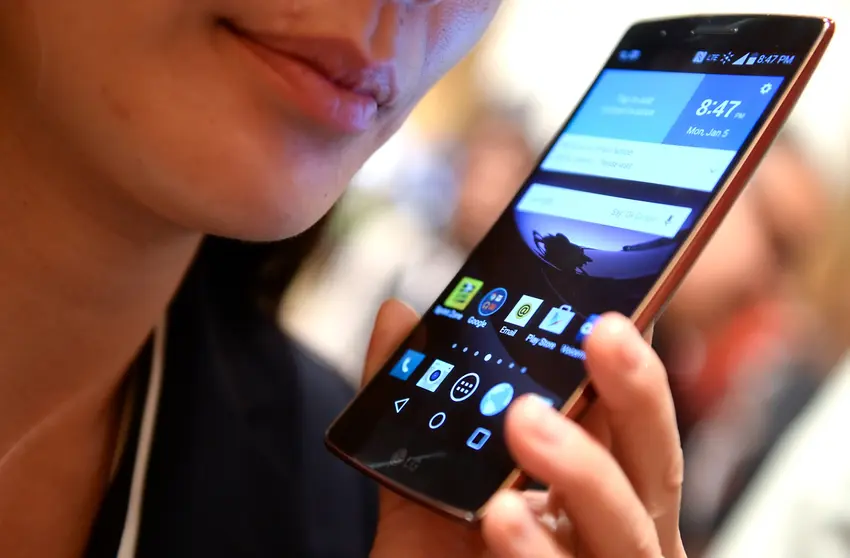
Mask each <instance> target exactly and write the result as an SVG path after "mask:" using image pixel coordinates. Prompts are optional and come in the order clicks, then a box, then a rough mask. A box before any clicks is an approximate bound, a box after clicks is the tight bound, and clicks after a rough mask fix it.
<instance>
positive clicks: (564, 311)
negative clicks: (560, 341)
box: [540, 305, 576, 335]
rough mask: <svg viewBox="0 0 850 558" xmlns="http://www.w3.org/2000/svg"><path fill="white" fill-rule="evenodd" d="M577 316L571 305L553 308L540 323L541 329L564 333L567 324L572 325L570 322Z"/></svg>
mask: <svg viewBox="0 0 850 558" xmlns="http://www.w3.org/2000/svg"><path fill="white" fill-rule="evenodd" d="M575 317H576V313H575V312H573V309H572V307H571V306H567V305H564V306H561V307H560V308H552V309H551V310H549V313H548V314H547V315H546V317H545V318H544V319H543V323H542V324H540V329H542V330H543V331H548V332H549V333H554V334H555V335H560V334H562V333H564V330H565V329H567V326H568V325H570V322H572V321H573V318H575Z"/></svg>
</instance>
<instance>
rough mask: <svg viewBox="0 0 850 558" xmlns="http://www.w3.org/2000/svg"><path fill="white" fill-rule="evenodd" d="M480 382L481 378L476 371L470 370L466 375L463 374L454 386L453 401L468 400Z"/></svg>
mask: <svg viewBox="0 0 850 558" xmlns="http://www.w3.org/2000/svg"><path fill="white" fill-rule="evenodd" d="M479 383H481V378H480V377H479V376H478V374H476V373H474V372H470V373H469V374H467V375H466V376H462V377H461V378H460V380H458V381H456V382H455V385H454V386H453V387H452V393H451V398H452V401H454V402H455V403H460V402H461V401H466V400H467V399H469V398H470V397H472V394H473V393H475V390H476V389H478V384H479Z"/></svg>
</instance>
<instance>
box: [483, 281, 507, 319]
mask: <svg viewBox="0 0 850 558" xmlns="http://www.w3.org/2000/svg"><path fill="white" fill-rule="evenodd" d="M507 300H508V291H506V290H505V289H503V288H501V287H499V288H498V289H493V290H492V291H490V292H489V293H487V294H486V295H485V296H484V298H483V299H481V302H480V303H479V304H478V313H479V314H481V315H482V316H484V317H487V316H492V315H493V314H495V313H496V312H498V311H499V310H501V309H502V306H504V305H505V302H507Z"/></svg>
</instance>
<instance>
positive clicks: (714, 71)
mask: <svg viewBox="0 0 850 558" xmlns="http://www.w3.org/2000/svg"><path fill="white" fill-rule="evenodd" d="M733 26H734V29H735V31H734V32H732V31H731V29H733ZM830 29H831V27H830V25H829V23H828V22H825V21H824V20H821V19H815V18H802V17H800V18H796V17H743V16H737V17H714V18H687V19H676V20H667V21H656V22H647V23H643V24H639V25H636V26H635V27H633V28H632V29H631V30H630V31H629V32H628V33H627V34H626V36H625V37H624V38H623V40H622V42H621V44H620V45H618V46H617V48H616V49H615V50H614V52H613V53H612V55H611V57H610V59H609V60H608V62H607V64H606V65H605V67H604V69H603V70H602V72H601V73H600V74H599V76H598V78H597V79H596V81H595V83H593V84H592V86H591V87H590V89H589V91H588V93H587V94H586V96H585V97H584V99H583V100H582V101H581V103H580V104H579V106H578V107H577V109H576V110H575V112H574V113H573V115H572V116H571V117H570V118H569V120H568V121H567V123H566V125H565V126H564V127H563V129H562V130H561V131H560V133H559V134H558V135H557V137H556V138H555V140H554V141H553V142H552V144H551V145H550V147H549V149H548V151H547V152H546V153H545V155H544V156H543V157H542V159H541V160H540V163H539V165H538V166H537V168H536V169H535V171H534V172H533V173H532V174H531V176H530V177H529V178H528V180H527V181H526V183H525V184H524V185H522V187H521V188H520V189H519V191H518V193H517V195H516V197H515V198H514V200H513V201H512V202H511V204H510V206H509V207H508V208H507V210H506V211H505V212H504V213H503V214H502V215H501V217H500V218H499V219H498V221H497V222H496V224H495V225H494V227H493V228H492V230H491V231H490V233H489V234H488V235H487V236H486V238H485V239H484V240H483V241H482V242H481V244H480V245H479V246H478V247H477V248H476V249H475V250H474V252H473V254H472V255H471V257H470V258H469V260H468V261H467V262H466V264H465V265H464V267H463V269H462V270H461V271H460V273H459V274H458V276H457V277H456V278H455V280H454V281H453V282H452V284H450V285H448V286H447V287H446V289H445V291H444V292H443V293H442V295H441V296H440V297H439V299H438V300H437V301H436V302H435V304H434V305H433V306H432V307H431V309H430V310H429V311H428V312H427V314H426V315H425V316H424V317H423V319H422V321H421V323H420V324H419V325H418V326H417V328H416V329H415V331H414V332H413V333H412V334H411V336H410V337H409V338H408V339H407V340H406V341H405V343H404V344H403V345H402V346H401V347H400V348H399V350H398V352H397V353H396V354H395V355H393V357H392V358H391V359H390V361H389V362H387V364H386V366H385V368H384V370H382V371H381V372H380V373H379V374H378V375H377V377H376V378H375V379H374V380H373V381H372V382H371V383H370V384H369V385H368V386H367V387H366V388H365V389H364V391H363V392H362V393H361V395H360V396H358V398H357V399H356V400H355V401H354V402H353V403H352V404H351V406H350V407H349V408H348V409H347V410H346V412H345V413H344V414H343V415H342V416H341V417H340V418H339V419H338V420H337V421H336V422H335V424H334V425H333V426H332V427H331V429H330V430H329V433H328V444H329V446H330V447H331V449H332V450H333V451H335V452H336V453H337V454H339V455H341V456H342V457H344V458H345V459H346V460H348V461H349V462H351V463H353V464H355V465H356V466H358V467H359V468H361V469H362V470H364V471H366V472H367V473H369V474H371V475H373V476H375V477H376V478H378V479H379V480H381V481H382V482H384V483H386V484H387V485H389V486H391V487H393V488H395V489H396V490H398V491H400V492H402V493H403V494H406V495H408V496H411V497H413V498H416V499H418V500H419V501H421V502H425V503H428V504H431V505H433V506H434V507H436V508H438V509H441V510H442V511H444V512H447V513H450V514H451V515H455V516H457V517H461V518H466V519H472V518H474V516H475V514H476V512H477V511H478V510H479V509H480V508H481V507H482V506H483V505H484V504H485V503H486V501H487V500H488V499H489V497H490V496H492V494H493V493H494V492H495V491H496V490H498V488H499V487H500V486H502V485H503V484H504V483H505V482H506V479H508V478H509V477H510V476H511V474H512V472H513V470H514V468H515V465H514V463H513V461H512V459H511V457H510V455H509V454H508V451H507V448H506V446H505V444H504V441H503V432H502V428H503V422H504V416H505V410H506V409H507V407H508V406H509V405H510V403H511V402H512V401H513V400H514V399H516V398H517V397H519V396H521V395H523V394H527V393H535V394H538V395H540V396H542V397H544V398H545V399H547V400H548V401H550V402H551V404H552V406H554V407H557V408H566V407H568V406H569V405H571V404H573V403H574V402H575V400H576V397H577V395H580V394H581V392H582V390H583V387H584V385H585V384H586V376H585V371H584V364H583V360H584V352H583V349H582V342H583V340H584V338H585V337H587V336H588V335H590V333H591V332H592V330H593V326H594V323H595V321H596V320H597V319H598V317H599V316H600V315H601V314H603V313H605V312H608V311H616V312H620V313H623V314H625V315H627V316H632V317H633V318H636V316H638V315H639V314H640V315H643V314H645V313H646V312H652V313H656V312H657V311H658V310H659V307H660V305H661V303H663V302H664V301H663V300H660V301H659V300H656V299H657V298H658V297H657V296H655V295H658V293H659V292H662V291H663V292H664V293H667V296H669V293H670V292H672V288H673V287H674V286H675V285H670V284H668V283H670V282H671V281H673V280H674V279H672V277H673V276H672V275H671V269H673V267H674V266H675V265H680V266H681V265H683V261H684V258H683V254H684V253H685V251H686V249H688V248H689V247H690V248H693V247H694V246H693V241H694V238H696V237H697V236H698V235H697V232H698V231H699V230H705V228H706V226H707V225H706V223H707V219H708V216H709V214H711V213H712V211H718V212H722V211H721V210H722V209H725V208H728V204H729V203H731V200H732V199H734V196H732V192H728V194H729V195H730V196H732V198H731V199H729V200H727V201H726V203H725V204H723V205H721V204H720V203H719V196H721V194H722V193H723V192H724V191H725V189H726V188H727V187H728V186H729V183H730V182H734V180H735V179H737V180H739V181H740V180H744V179H745V178H744V176H743V174H746V173H743V174H742V173H741V167H742V165H743V164H744V163H743V161H744V159H745V156H747V155H749V156H755V155H753V154H752V153H749V151H751V150H752V148H753V145H754V142H755V141H756V140H757V139H759V138H761V140H762V141H763V142H767V141H769V138H765V137H764V135H765V129H766V128H767V127H768V124H769V123H770V122H773V125H774V126H775V125H776V124H777V122H778V121H781V116H780V115H779V111H778V107H779V106H780V105H782V104H783V103H785V104H787V105H789V106H784V107H783V111H784V112H785V113H787V110H788V108H790V104H791V103H792V97H793V96H794V95H791V91H790V90H789V88H792V86H793V85H794V84H795V83H796V82H797V81H798V80H799V79H800V76H801V75H803V73H804V70H806V71H810V68H811V66H812V65H813V64H814V61H813V55H812V53H813V52H814V51H815V46H816V45H817V44H819V41H822V40H823V37H824V35H825V34H826V33H827V31H828V30H830ZM564 71H569V68H568V67H565V68H564ZM794 94H795V95H796V92H794ZM772 119H773V120H772ZM777 119H778V120H777ZM774 131H775V130H774ZM772 133H773V132H770V134H772ZM764 147H766V143H765V144H763V145H762V147H761V152H762V153H763V149H764ZM760 155H761V153H759V155H758V156H760ZM741 186H742V185H740V184H739V185H738V188H737V189H738V190H740V187H741ZM734 193H735V194H736V193H737V191H736V192H734ZM721 216H722V215H721ZM718 220H719V217H718ZM715 224H716V223H715ZM702 242H704V240H703V241H702ZM692 259H693V255H691V256H690V261H692ZM660 286H664V289H662V290H659V289H660ZM654 296H655V298H653V297H654ZM650 300H652V301H654V306H653V305H650V304H649V301H650ZM641 313H643V314H641ZM644 317H645V316H644ZM652 317H653V316H649V317H648V318H649V319H651V318H652Z"/></svg>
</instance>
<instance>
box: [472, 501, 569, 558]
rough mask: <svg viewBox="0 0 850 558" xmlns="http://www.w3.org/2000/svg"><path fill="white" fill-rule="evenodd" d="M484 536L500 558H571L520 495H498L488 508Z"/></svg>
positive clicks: (483, 529) (483, 530)
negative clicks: (529, 557)
mask: <svg viewBox="0 0 850 558" xmlns="http://www.w3.org/2000/svg"><path fill="white" fill-rule="evenodd" d="M482 535H483V536H484V540H485V541H486V542H487V546H488V548H490V549H491V551H492V552H493V554H494V555H495V556H496V557H497V558H526V557H528V556H534V557H535V558H569V557H570V556H571V555H570V554H567V551H566V550H565V549H563V548H561V547H560V546H559V545H558V543H557V542H556V540H555V539H554V538H553V537H552V532H551V531H550V530H549V529H547V528H546V527H545V526H544V525H543V524H542V523H540V521H538V519H537V515H536V514H535V513H534V511H533V510H532V509H531V507H530V506H529V501H528V500H527V498H524V497H523V496H522V495H520V494H519V493H518V492H514V491H512V490H506V491H503V492H500V493H498V494H496V495H495V496H494V497H493V498H492V500H490V503H489V504H488V505H487V513H486V514H485V516H484V522H483V525H482Z"/></svg>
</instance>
